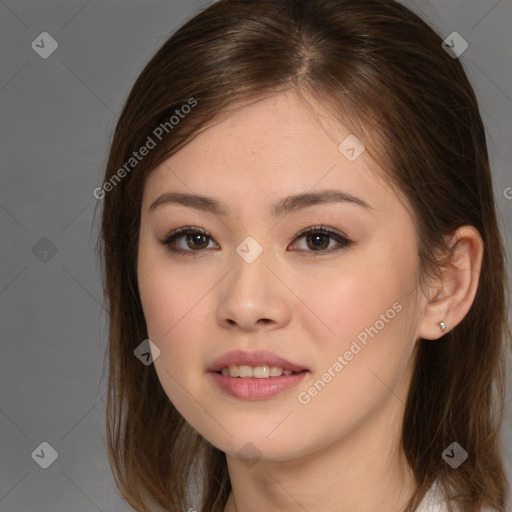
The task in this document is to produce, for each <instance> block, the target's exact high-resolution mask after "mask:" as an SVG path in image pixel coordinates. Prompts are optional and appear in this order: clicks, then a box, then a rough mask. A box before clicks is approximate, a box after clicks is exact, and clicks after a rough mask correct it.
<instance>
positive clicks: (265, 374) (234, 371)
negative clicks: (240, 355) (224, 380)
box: [221, 364, 295, 379]
mask: <svg viewBox="0 0 512 512" xmlns="http://www.w3.org/2000/svg"><path fill="white" fill-rule="evenodd" d="M221 373H222V375H225V376H229V377H241V378H250V377H256V378H257V379H268V378H269V377H280V376H281V375H291V374H292V373H295V372H292V371H291V370H283V369H282V368H281V367H279V366H268V365H266V364H264V365H263V366H255V367H252V366H246V365H240V366H236V365H234V366H230V367H229V368H228V367H225V368H222V370H221Z"/></svg>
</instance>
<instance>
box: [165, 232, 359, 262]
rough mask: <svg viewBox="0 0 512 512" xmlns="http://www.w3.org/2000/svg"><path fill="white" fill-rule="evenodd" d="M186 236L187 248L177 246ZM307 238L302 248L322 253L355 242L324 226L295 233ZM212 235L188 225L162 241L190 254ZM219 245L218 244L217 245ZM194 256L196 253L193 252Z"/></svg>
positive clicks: (176, 252) (201, 249)
mask: <svg viewBox="0 0 512 512" xmlns="http://www.w3.org/2000/svg"><path fill="white" fill-rule="evenodd" d="M183 238H185V243H186V246H187V247H188V249H187V248H183V247H176V242H177V241H178V240H180V239H183ZM301 238H304V239H305V242H306V246H307V248H308V249H311V250H308V249H300V250H303V251H305V252H316V253H320V254H327V253H331V252H335V251H338V250H340V249H343V248H345V247H348V246H350V245H351V244H352V243H353V242H352V241H351V240H349V239H348V238H347V237H346V236H344V235H342V234H341V233H338V232H337V231H334V230H332V229H330V228H327V227H324V226H313V227H309V228H306V229H303V230H302V231H300V232H299V233H297V234H296V235H295V238H294V240H300V239H301ZM208 239H211V236H210V235H209V234H208V232H207V231H205V230H204V229H202V228H198V227H195V226H186V227H183V228H179V229H176V230H174V231H172V232H171V233H169V235H168V236H167V237H166V238H165V239H164V240H162V241H161V242H160V243H161V244H163V245H165V246H166V247H167V249H168V250H169V251H170V252H172V253H174V254H188V255H190V254H191V253H198V252H202V251H203V250H204V249H207V248H208V245H209V241H208ZM331 240H334V241H335V242H336V243H337V246H336V245H335V246H334V247H330V242H331ZM217 247H218V246H217ZM192 256H194V254H192Z"/></svg>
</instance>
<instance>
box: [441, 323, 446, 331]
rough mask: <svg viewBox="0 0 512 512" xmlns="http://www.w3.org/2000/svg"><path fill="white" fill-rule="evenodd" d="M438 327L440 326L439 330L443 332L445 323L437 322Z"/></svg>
mask: <svg viewBox="0 0 512 512" xmlns="http://www.w3.org/2000/svg"><path fill="white" fill-rule="evenodd" d="M439 327H441V331H443V332H444V330H445V329H446V324H445V323H444V322H439Z"/></svg>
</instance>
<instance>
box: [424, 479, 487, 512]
mask: <svg viewBox="0 0 512 512" xmlns="http://www.w3.org/2000/svg"><path fill="white" fill-rule="evenodd" d="M416 512H449V510H448V505H447V503H446V500H445V499H444V497H443V495H442V494H441V488H440V487H439V483H438V481H437V480H436V481H435V482H434V483H433V485H432V487H431V488H430V489H429V490H428V491H427V493H426V494H425V496H424V498H423V500H422V501H421V503H420V504H419V505H418V508H417V509H416ZM480 512H496V511H495V510H494V509H490V508H487V507H486V508H482V509H480Z"/></svg>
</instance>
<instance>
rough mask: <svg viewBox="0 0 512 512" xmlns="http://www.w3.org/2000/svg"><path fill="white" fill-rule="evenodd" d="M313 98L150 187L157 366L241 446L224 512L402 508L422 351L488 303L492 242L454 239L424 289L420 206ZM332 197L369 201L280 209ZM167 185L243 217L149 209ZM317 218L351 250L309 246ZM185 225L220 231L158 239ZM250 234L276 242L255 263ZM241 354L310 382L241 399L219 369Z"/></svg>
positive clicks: (270, 112)
mask: <svg viewBox="0 0 512 512" xmlns="http://www.w3.org/2000/svg"><path fill="white" fill-rule="evenodd" d="M312 104H313V100H311V99H309V103H308V104H306V103H305V102H304V101H302V100H301V99H300V98H299V97H298V96H297V95H296V94H295V93H293V92H291V91H290V92H287V93H280V94H278V95H275V96H272V97H267V98H265V99H261V100H259V101H257V102H254V103H252V104H250V105H246V106H244V107H242V108H240V109H238V110H236V111H235V112H234V113H231V114H230V115H228V116H225V117H224V118H221V119H220V120H219V121H218V122H217V123H216V124H213V125H212V126H209V127H208V128H207V129H206V130H204V131H202V132H201V133H200V134H199V135H198V136H197V137H196V138H195V139H194V140H192V141H191V142H190V143H188V144H187V145H186V146H184V147H183V148H182V149H180V150H179V151H178V152H177V153H176V154H174V155H172V156H171V157H170V158H169V159H168V160H166V161H165V162H164V163H163V164H162V165H160V166H159V167H158V168H156V169H155V170H154V171H153V172H152V173H151V174H150V176H149V177H148V179H147V181H146V183H145V188H144V194H143V203H142V216H141V224H140V243H139V258H138V279H139V291H140V295H141V300H142V304H143V309H144V315H145V318H146V322H147V326H148V336H149V338H150V339H151V340H152V342H153V343H154V344H155V345H156V346H157V347H158V348H159V349H160V355H159V356H158V357H157V358H156V359H155V362H154V364H155V369H156V372H157V374H158V377H159V379H160V381H161V384H162V387H163V389H164V390H165V392H166V394H167V395H168V397H169V399H170V400H171V401H172V403H173V404H174V406H175V407H176V408H177V409H178V411H179V412H180V413H181V414H182V415H183V417H184V418H185V419H186V420H187V421H188V422H189V423H190V425H192V427H193V428H194V429H195V430H197V431H198V432H199V433H200V434H201V435H202V436H204V437H205V438H206V439H207V440H208V441H209V442H210V443H212V444H213V445H214V446H216V447H217V448H219V449H220V450H222V451H223V452H225V453H226V458H227V463H228V468H229V473H230V479H231V484H232V489H233V490H232V493H231V495H230V498H229V500H228V503H227V505H226V508H225V512H234V511H235V510H237V511H238V512H256V511H261V510H266V511H271V512H272V511H280V512H291V511H297V510H307V511H308V512H315V511H322V512H328V511H332V512H334V511H336V512H354V511H361V512H362V511H368V510H372V511H375V512H397V510H402V508H403V507H404V506H405V504H406V502H407V500H408V499H409V498H410V496H411V495H412V493H413V492H414V490H415V488H416V481H415V479H414V476H413V474H412V472H411V471H410V469H409V467H408V465H407V462H406V461H405V458H404V456H403V454H402V453H401V451H400V449H399V446H400V428H401V421H402V418H403V413H404V404H405V401H406V397H407V392H408V389H409V386H410V379H411V375H412V370H413V367H412V357H413V355H414V350H415V347H416V344H417V343H418V340H419V338H420V337H421V338H424V339H426V340H434V339H437V338H440V337H441V336H443V332H442V331H441V329H440V327H439V322H440V321H444V322H445V323H446V325H447V326H448V327H447V331H449V330H450V329H452V328H453V327H454V326H455V325H456V324H457V323H459V322H460V321H461V320H462V318H463V317H464V315H465V314H466V313H467V311H468V310H469V307H470V306H471V303H472V301H473V298H474V295H475V293H476V287H477V282H478V273H479V271H480V264H481V258H482V251H483V244H482V240H481V238H480V236H479V234H478V232H477V231H476V230H475V229H474V228H472V227H470V226H464V227H462V228H460V229H459V230H458V231H457V233H456V234H454V236H453V237H452V239H451V243H452V245H453V246H454V247H455V253H454V258H453V261H452V263H451V264H449V265H447V266H446V267H445V268H443V274H442V279H440V280H432V282H429V283H428V288H427V290H426V292H425V293H423V292H422V291H421V289H420V288H419V286H418V282H419V266H418V265H419V261H418V256H417V246H416V238H415V227H414V224H413V220H412V217H411V215H410V213H409V211H410V210H409V208H408V207H407V204H406V203H404V202H403V201H402V200H400V199H399V197H398V196H397V195H396V193H395V192H394V191H393V190H392V189H391V188H390V187H389V186H388V185H387V184H386V183H385V182H384V180H383V179H382V178H380V175H379V169H380V168H379V166H378V165H377V163H376V162H373V161H372V160H371V158H370V156H369V151H364V152H363V153H362V154H361V155H360V156H359V158H357V159H356V160H355V161H353V162H351V161H349V160H348V159H347V158H346V157H345V156H344V155H343V154H342V153H341V152H340V151H339V150H338V144H339V143H340V142H341V141H342V140H344V139H345V138H346V137H347V136H348V135H349V134H350V131H349V130H348V129H347V128H346V127H344V126H342V125H340V124H339V122H336V121H335V120H334V119H332V118H330V116H329V113H328V112H326V111H323V110H322V108H321V105H318V104H316V105H314V106H315V109H316V112H317V114H318V115H314V114H313V113H312V110H311V107H310V105H312ZM308 105H309V106H308ZM366 142H368V141H366ZM320 189H322V190H323V189H336V190H342V191H345V192H348V193H350V194H352V195H354V196H357V197H359V198H361V199H363V200H364V201H365V202H367V203H368V204H369V205H371V209H366V208H363V207H361V206H358V205H356V204H353V203H333V204H317V205H314V206H309V207H307V208H305V209H303V210H300V211H297V212H293V213H288V214H287V215H284V216H281V217H279V218H274V217H272V215H271V213H270V212H271V205H273V204H274V203H275V202H277V201H278V200H279V199H281V198H283V197H285V196H287V195H289V194H297V193H302V192H307V191H317V190H320ZM170 191H173V192H185V193H196V194H202V195H207V196H211V197H213V198H215V199H217V200H218V201H221V202H222V203H225V205H226V207H227V208H229V210H230V213H229V215H227V216H225V217H222V216H217V215H214V214H212V213H207V212H202V211H199V210H195V209H192V208H190V207H187V206H183V205H176V204H168V205H163V206H160V207H158V208H156V209H154V210H153V211H152V212H151V213H149V211H148V210H149V205H150V204H151V203H153V201H155V200H156V198H157V197H159V196H160V195H161V194H162V193H164V192H170ZM319 224H323V225H324V226H327V227H330V228H332V229H334V230H336V231H339V232H341V233H344V234H345V235H346V236H347V237H348V238H349V239H350V240H351V241H352V242H353V244H352V245H350V246H348V247H344V248H341V249H340V250H338V251H335V252H331V253H327V254H326V253H325V250H326V249H324V253H323V254H321V253H320V252H318V251H317V252H315V251H314V249H315V246H314V244H313V243H312V242H309V244H308V242H307V238H306V237H302V238H300V239H297V238H295V235H296V234H297V233H298V232H299V231H300V230H301V229H303V228H306V227H309V226H316V225H319ZM182 226H197V227H200V228H203V229H205V230H206V231H207V232H208V234H209V235H210V236H209V237H206V238H205V239H202V238H201V237H199V238H198V239H195V240H196V242H195V245H194V241H192V242H189V244H187V238H186V236H182V237H181V238H179V239H178V240H176V241H175V246H178V247H180V248H182V249H184V250H188V251H189V253H188V254H187V255H184V256H179V255H174V254H172V253H171V252H169V250H168V249H167V248H166V246H164V245H162V244H161V243H159V241H160V240H163V239H164V238H165V237H166V235H168V233H169V232H170V231H171V230H174V229H177V228H180V227H182ZM247 236H252V237H253V238H254V239H255V240H257V242H258V243H259V244H260V246H261V247H262V248H263V252H262V254H261V255H260V256H259V257H258V258H257V259H256V260H255V261H254V262H252V263H247V262H246V261H244V260H243V259H242V258H241V257H240V256H239V255H238V254H237V252H236V248H237V246H238V245H239V244H240V243H241V242H242V240H244V239H245V238H246V237H247ZM197 240H198V241H197ZM322 240H324V242H325V246H328V249H330V248H332V247H336V246H337V242H336V241H335V240H334V239H333V238H329V237H325V238H324V239H322ZM202 242H205V243H204V244H203V245H201V243H202ZM190 243H191V244H192V245H190ZM206 245H207V248H206V249H197V247H198V246H199V247H205V246H206ZM325 246H323V247H325ZM194 250H195V251H196V253H197V254H196V253H194V254H192V252H193V251H194ZM194 255H195V256H194ZM394 303H399V304H400V305H401V306H402V309H401V310H400V312H398V313H396V315H395V317H394V318H393V319H392V320H389V321H388V322H387V323H385V326H384V327H383V328H382V329H381V330H379V332H378V334H377V335H376V336H374V337H373V338H370V337H369V338H368V342H367V345H366V346H364V345H362V344H360V345H361V347H362V350H361V351H360V352H358V353H357V355H355V356H354V357H353V359H352V360H351V361H348V364H347V365H346V366H344V367H343V369H342V371H340V372H338V373H337V374H336V376H335V377H334V378H332V379H331V381H330V382H329V383H328V384H327V385H326V386H325V387H324V388H323V389H322V390H321V391H320V392H319V393H318V394H317V395H316V396H314V397H312V398H311V400H310V402H309V403H308V404H303V403H300V402H299V400H298V394H299V393H300V392H303V391H307V390H308V388H310V387H311V386H312V385H313V384H314V383H315V382H316V381H317V380H318V379H320V378H321V377H322V374H324V373H325V372H326V371H327V370H328V368H330V367H332V366H333V364H334V363H335V362H336V361H337V357H338V355H343V354H344V353H345V352H346V351H347V350H349V348H350V346H351V343H352V341H353V340H355V339H356V337H357V335H358V334H360V333H361V332H362V331H364V329H365V328H367V327H370V326H374V325H375V323H376V321H377V320H379V319H380V318H381V316H380V315H381V314H384V313H385V312H386V311H387V310H389V309H390V308H392V305H393V304H394ZM447 331H446V332H447ZM426 342H427V341H423V343H426ZM235 349H242V350H247V351H253V350H257V349H266V350H270V351H273V352H275V353H277V354H279V355H281V356H283V357H285V358H287V359H288V360H290V361H292V362H294V363H298V364H300V365H302V366H304V367H307V368H308V369H309V370H310V372H311V373H309V374H308V375H306V377H305V379H304V380H303V381H302V382H301V383H300V384H299V385H298V386H297V387H295V388H292V389H290V390H288V391H285V392H282V393H280V394H278V395H275V396H274V397H272V398H269V399H265V400H243V399H239V398H234V397H231V396H229V395H226V394H224V393H223V392H222V391H221V390H220V389H219V388H218V387H217V386H216V385H215V383H214V382H213V379H212V377H211V375H209V374H208V373H207V367H208V366H209V365H210V364H211V363H212V362H213V361H214V360H215V359H216V358H217V357H219V356H220V355H221V354H224V353H225V352H228V351H231V350H235ZM248 442H250V443H252V444H253V445H254V446H255V447H256V450H257V457H256V458H255V460H253V464H247V463H246V461H245V460H242V459H240V458H238V457H237V454H238V453H239V452H240V450H242V452H244V450H245V451H246V450H247V448H243V447H244V446H247V445H246V443H248Z"/></svg>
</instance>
